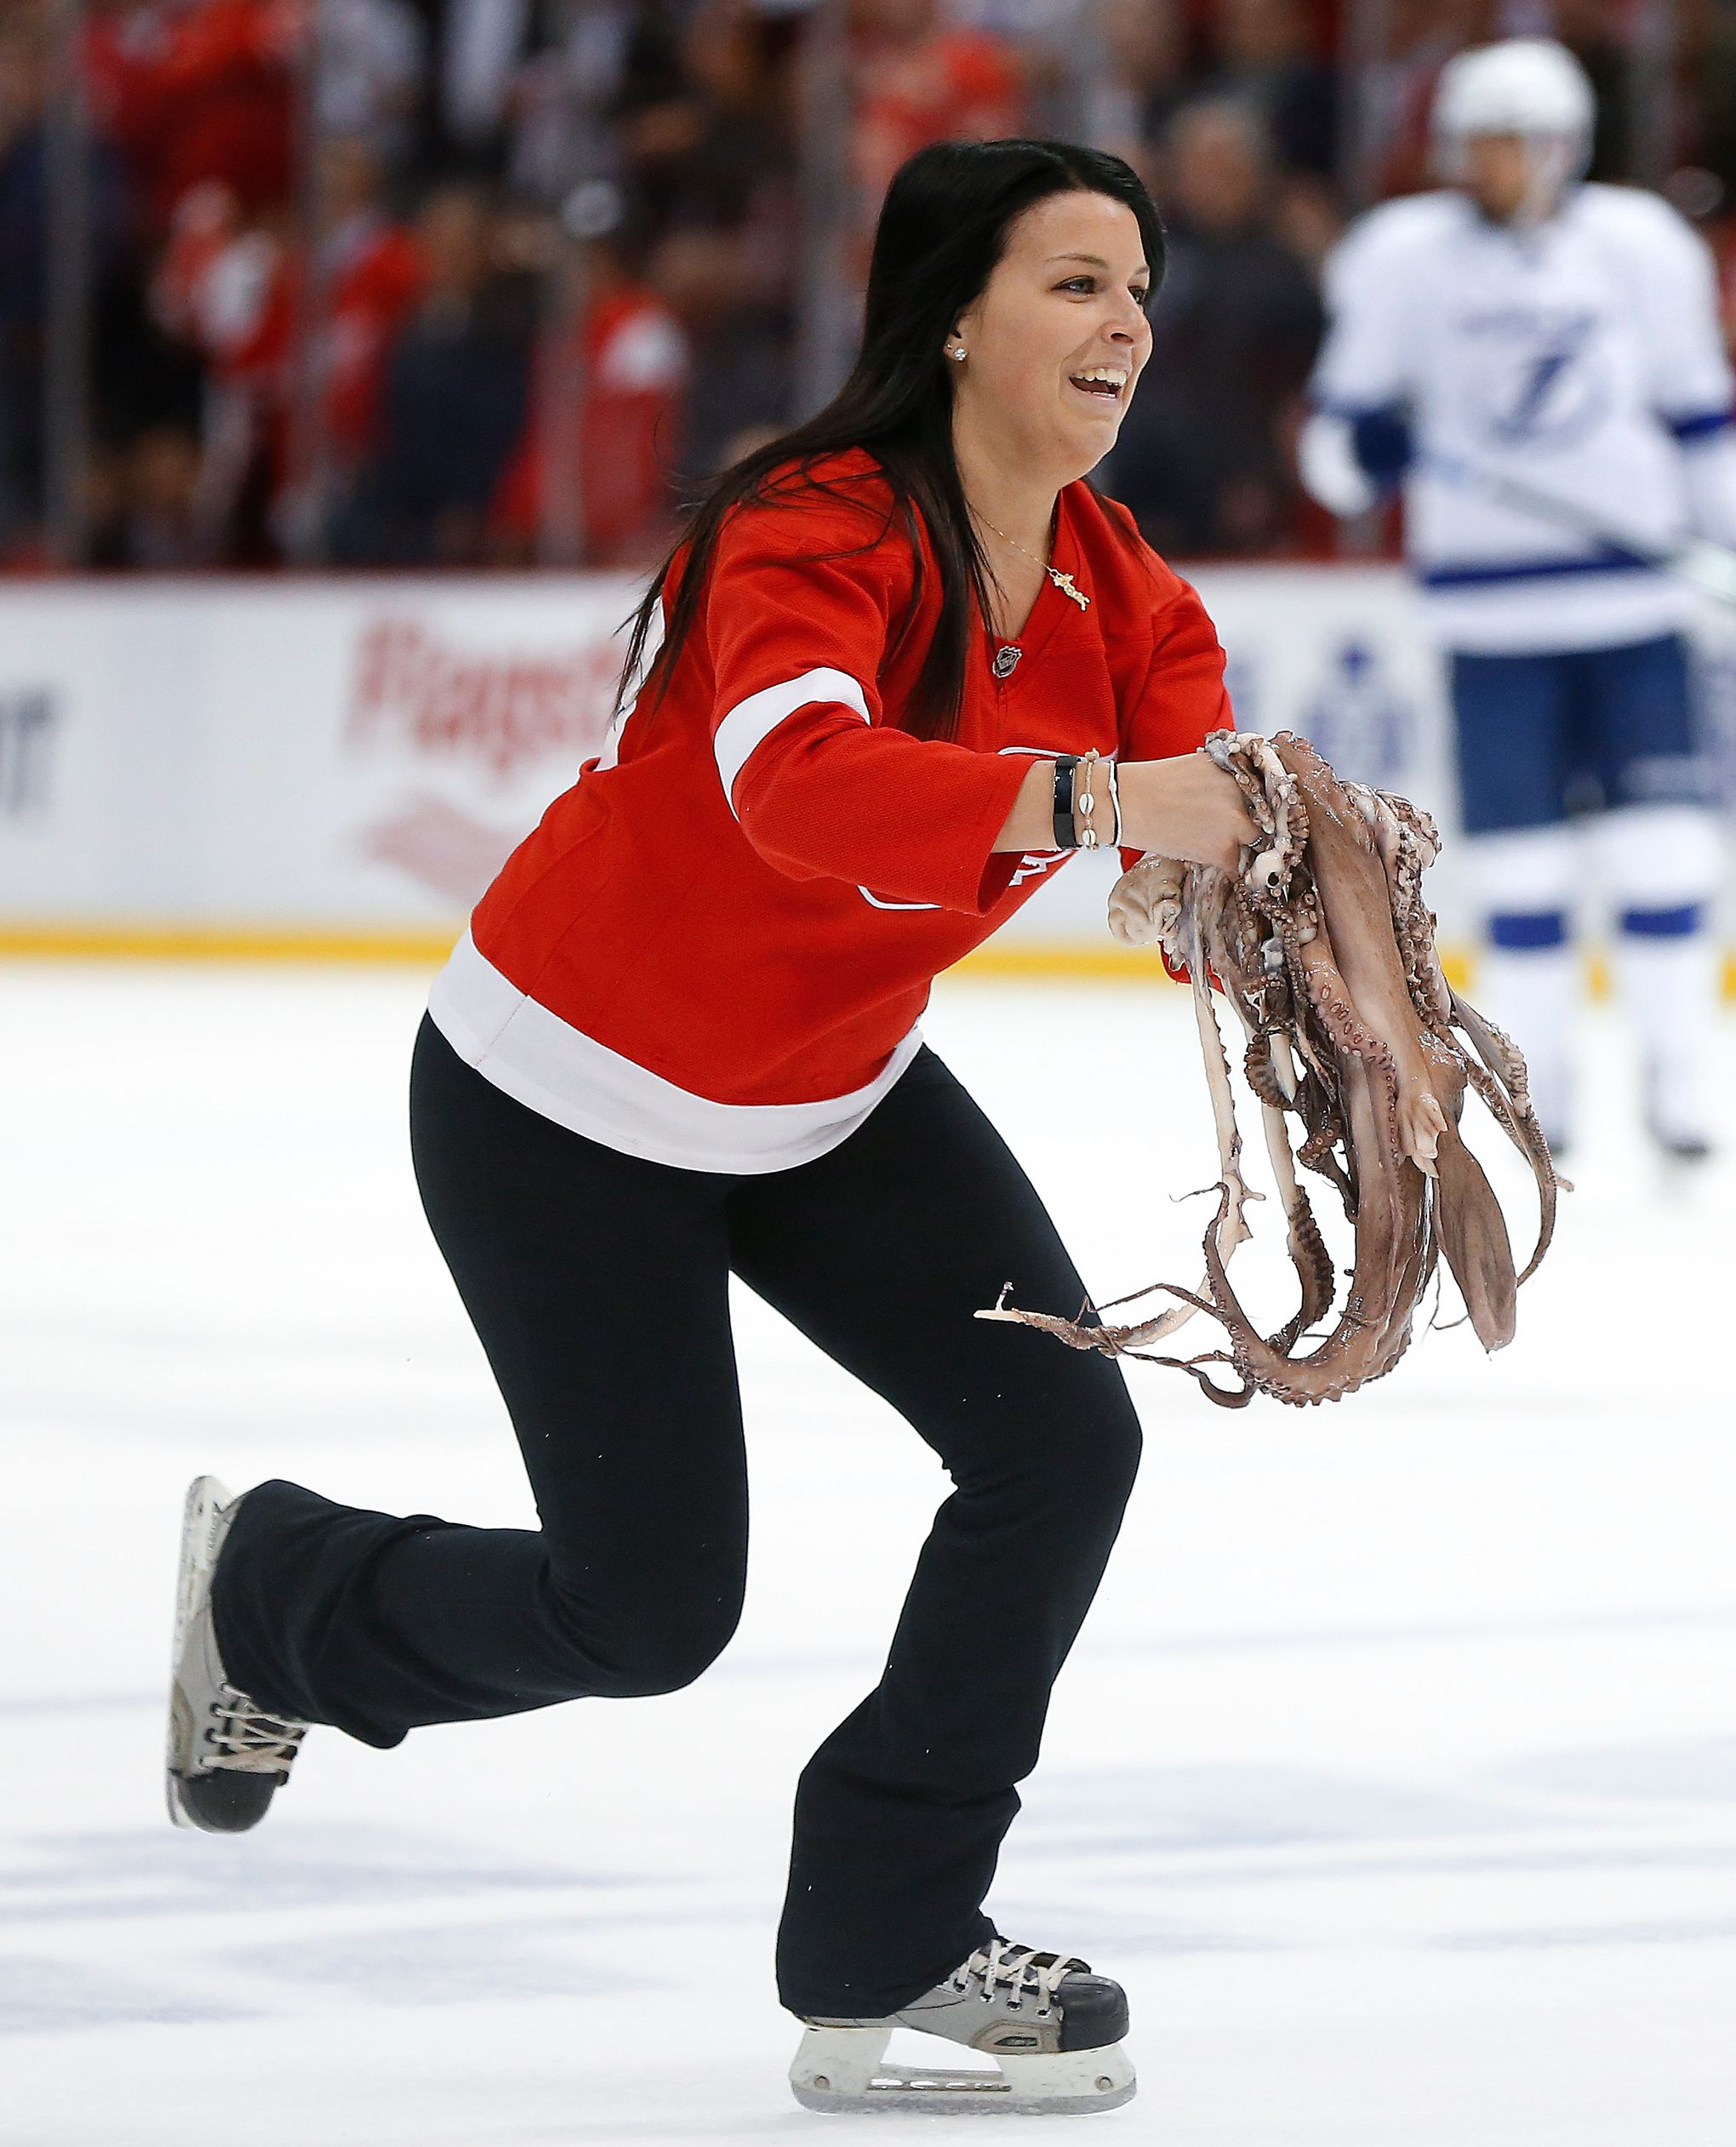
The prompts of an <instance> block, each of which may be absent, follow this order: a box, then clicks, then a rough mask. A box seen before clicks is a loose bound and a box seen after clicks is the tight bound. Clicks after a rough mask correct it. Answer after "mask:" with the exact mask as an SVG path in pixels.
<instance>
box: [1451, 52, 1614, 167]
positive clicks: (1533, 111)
mask: <svg viewBox="0 0 1736 2147" xmlns="http://www.w3.org/2000/svg"><path fill="white" fill-rule="evenodd" d="M1596 117H1597V100H1596V97H1595V96H1594V95H1593V94H1592V89H1591V83H1590V78H1589V77H1588V76H1587V75H1586V72H1585V69H1584V68H1583V67H1582V66H1580V65H1579V61H1578V60H1576V59H1575V58H1574V57H1573V54H1572V53H1571V52H1569V51H1568V49H1567V47H1566V46H1565V45H1563V44H1557V43H1556V41H1555V39H1554V38H1552V37H1507V38H1505V39H1503V41H1502V42H1501V43H1499V44H1494V45H1479V46H1477V47H1476V49H1474V50H1473V51H1470V52H1461V53H1459V54H1457V55H1456V56H1455V57H1454V58H1453V59H1451V60H1448V62H1447V65H1446V66H1444V67H1443V68H1442V70H1441V79H1440V82H1439V83H1438V85H1437V86H1436V91H1435V106H1434V111H1433V115H1432V123H1433V128H1434V135H1435V156H1436V164H1437V166H1438V168H1439V169H1440V171H1441V174H1442V177H1443V178H1445V179H1448V180H1456V179H1459V178H1462V177H1463V175H1464V170H1465V143H1466V142H1467V141H1469V140H1470V139H1471V138H1472V137H1473V136H1474V135H1477V134H1521V135H1523V136H1524V137H1526V138H1527V139H1528V140H1534V141H1537V142H1539V143H1546V144H1548V145H1550V147H1551V149H1552V150H1553V151H1554V152H1555V153H1554V156H1553V157H1551V159H1550V161H1551V162H1552V163H1556V165H1557V166H1558V168H1559V171H1560V176H1561V178H1562V180H1568V179H1577V178H1578V177H1579V175H1580V174H1582V173H1583V172H1584V171H1585V167H1586V165H1587V164H1588V163H1590V160H1591V129H1592V126H1593V124H1594V123H1595V122H1596Z"/></svg>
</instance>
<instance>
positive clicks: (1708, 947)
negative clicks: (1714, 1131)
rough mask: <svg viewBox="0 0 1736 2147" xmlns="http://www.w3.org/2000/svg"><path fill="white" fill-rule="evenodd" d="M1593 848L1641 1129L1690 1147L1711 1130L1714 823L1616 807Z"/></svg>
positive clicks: (1709, 817) (1699, 812)
mask: <svg viewBox="0 0 1736 2147" xmlns="http://www.w3.org/2000/svg"><path fill="white" fill-rule="evenodd" d="M1596 842H1597V848H1598V851H1599V854H1600V858H1601V861H1602V875H1601V877H1602V880H1603V882H1604V887H1605V889H1606V892H1607V895H1608V900H1609V902H1610V904H1611V906H1612V907H1613V910H1614V911H1615V918H1614V922H1615V924H1616V927H1617V929H1616V932H1615V962H1616V970H1617V974H1618V977H1619V981H1620V985H1621V991H1622V997H1623V999H1624V1001H1625V1004H1626V1008H1627V1012H1628V1016H1629V1019H1630V1020H1631V1022H1632V1024H1633V1027H1634V1034H1635V1038H1636V1042H1637V1043H1638V1046H1639V1054H1640V1064H1641V1068H1642V1076H1643V1079H1644V1085H1645V1111H1646V1118H1647V1124H1648V1125H1649V1126H1650V1128H1651V1130H1652V1132H1653V1134H1654V1135H1655V1136H1656V1137H1657V1138H1658V1139H1659V1140H1661V1141H1663V1142H1664V1143H1665V1145H1666V1146H1669V1147H1682V1148H1693V1147H1694V1146H1697V1145H1703V1144H1704V1143H1705V1140H1706V1139H1707V1137H1708V1135H1709V1134H1710V1131H1711V1116H1710V1111H1709V1109H1708V1105H1707V1098H1706V1095H1705V1083H1706V1080H1707V1077H1708V1064H1709V1060H1710V1055H1711V1049H1712V1031H1713V1021H1714V1019H1715V1016H1716V1009H1717V990H1718V959H1717V951H1716V947H1715V945H1714V944H1713V939H1712V933H1711V910H1712V903H1713V899H1714V897H1715V894H1716V888H1717V886H1718V882H1719V880H1720V877H1722V869H1723V846H1722V839H1721V831H1720V828H1719V825H1718V821H1717V818H1716V814H1712V813H1710V812H1709V811H1707V810H1706V808H1705V807H1703V806H1694V805H1624V806H1619V807H1618V808H1616V809H1615V810H1614V811H1613V812H1611V813H1607V814H1604V815H1603V818H1602V822H1601V824H1600V825H1598V827H1597V830H1596Z"/></svg>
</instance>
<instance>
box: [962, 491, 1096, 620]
mask: <svg viewBox="0 0 1736 2147" xmlns="http://www.w3.org/2000/svg"><path fill="white" fill-rule="evenodd" d="M971 512H972V513H973V514H974V515H975V516H976V518H977V520H978V521H979V522H981V524H982V525H983V527H984V528H985V529H994V531H995V534H996V536H997V537H998V538H999V539H1000V540H1001V542H1002V544H1003V545H1012V547H1013V549H1014V551H1016V552H1018V553H1019V554H1020V555H1021V556H1022V557H1025V558H1026V559H1028V560H1029V561H1030V562H1031V565H1032V566H1033V567H1041V568H1042V570H1043V572H1044V573H1045V574H1047V575H1048V578H1049V580H1051V581H1052V582H1054V585H1055V586H1056V588H1057V589H1059V591H1060V592H1061V594H1062V595H1063V596H1064V597H1071V598H1072V600H1073V602H1075V603H1076V604H1077V605H1078V607H1079V608H1080V610H1081V611H1089V610H1090V608H1091V599H1090V598H1089V597H1088V596H1087V595H1086V594H1085V591H1083V590H1082V589H1080V588H1077V587H1076V586H1075V585H1074V581H1073V577H1072V576H1071V574H1063V573H1062V572H1061V570H1060V568H1059V567H1052V566H1051V565H1050V564H1049V562H1048V560H1047V559H1039V558H1038V557H1037V556H1036V553H1035V552H1034V551H1026V550H1025V546H1024V545H1022V544H1020V543H1019V540H1018V538H1017V537H1009V536H1008V534H1007V532H1006V531H1005V530H1004V529H996V528H995V525H994V523H993V522H991V521H990V520H989V517H987V516H986V515H985V514H984V513H982V512H981V511H979V509H977V508H975V507H973V508H972V509H971Z"/></svg>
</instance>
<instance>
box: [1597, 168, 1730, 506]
mask: <svg viewBox="0 0 1736 2147" xmlns="http://www.w3.org/2000/svg"><path fill="white" fill-rule="evenodd" d="M1606 203H1607V209H1608V214H1609V224H1610V228H1611V231H1612V235H1613V237H1616V238H1617V240H1618V243H1621V244H1622V246H1623V248H1624V250H1625V252H1626V254H1627V256H1628V262H1629V272H1630V277H1631V279H1632V284H1633V288H1634V289H1635V291H1636V294H1637V296H1638V300H1639V304H1640V306H1641V308H1642V311H1643V313H1644V316H1645V345H1646V350H1647V355H1648V357H1649V361H1650V374H1651V377H1650V382H1649V385H1650V389H1651V395H1652V407H1653V410H1654V412H1655V413H1656V414H1657V417H1658V420H1659V423H1660V424H1662V425H1665V427H1666V428H1667V429H1668V430H1669V431H1670V432H1671V433H1672V434H1673V435H1674V436H1675V438H1676V445H1677V447H1678V448H1679V449H1680V450H1681V454H1682V492H1683V497H1684V504H1685V505H1686V507H1687V519H1688V522H1689V523H1690V524H1691V525H1692V527H1693V529H1694V530H1695V531H1696V532H1697V533H1698V534H1699V535H1701V536H1705V537H1710V538H1713V539H1715V540H1716V541H1717V542H1718V543H1720V544H1727V545H1736V430H1733V427H1732V424H1731V418H1732V406H1733V403H1736V379H1733V377H1732V374H1731V369H1730V361H1729V357H1728V354H1727V351H1726V349H1725V345H1724V334H1723V323H1722V319H1721V317H1720V313H1719V305H1718V288H1717V279H1716V274H1715V271H1714V269H1713V265H1712V257H1711V254H1710V252H1709V251H1708V249H1707V248H1706V246H1705V243H1704V242H1703V241H1702V239H1701V238H1700V237H1699V233H1698V232H1697V231H1694V230H1693V227H1692V226H1690V225H1688V224H1687V222H1686V221H1685V220H1683V219H1682V217H1681V216H1679V215H1678V214H1676V211H1675V209H1673V208H1671V207H1670V204H1669V203H1667V202H1665V201H1662V200H1660V199H1659V197H1658V196H1656V195H1655V194H1642V193H1639V192H1630V191H1628V190H1627V189H1626V188H1619V189H1618V188H1610V189H1608V190H1607V192H1606Z"/></svg>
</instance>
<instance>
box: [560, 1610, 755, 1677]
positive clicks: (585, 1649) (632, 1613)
mask: <svg viewBox="0 0 1736 2147" xmlns="http://www.w3.org/2000/svg"><path fill="white" fill-rule="evenodd" d="M556 1602H557V1607H558V1613H559V1614H558V1619H557V1624H558V1628H559V1630H560V1633H561V1636H562V1640H563V1642H564V1643H565V1645H566V1647H567V1648H568V1651H569V1653H570V1655H571V1659H572V1666H573V1670H574V1676H575V1678H576V1679H578V1680H579V1681H580V1687H581V1689H582V1691H583V1693H585V1696H587V1697H589V1698H591V1699H651V1698H653V1697H654V1696H655V1695H657V1694H658V1693H676V1692H679V1691H681V1690H682V1687H684V1686H687V1685H691V1684H693V1683H694V1681H695V1680H696V1679H698V1678H700V1677H701V1676H704V1674H705V1671H706V1670H709V1669H710V1668H711V1664H713V1663H714V1662H716V1661H717V1658H718V1656H719V1655H721V1654H722V1652H723V1650H724V1649H725V1648H726V1647H728V1645H729V1642H730V1641H731V1639H732V1638H733V1637H734V1632H735V1628H736V1626H737V1625H738V1624H739V1623H740V1618H741V1602H742V1595H741V1590H740V1589H739V1588H735V1589H732V1590H722V1591H714V1592H713V1593H712V1594H711V1595H709V1596H704V1597H693V1596H665V1597H663V1598H660V1600H658V1601H657V1602H654V1603H646V1602H639V1603H636V1604H633V1605H631V1606H627V1605H623V1606H620V1607H614V1608H611V1609H610V1610H609V1611H608V1612H607V1613H604V1614H602V1615H599V1614H598V1612H597V1606H596V1604H595V1603H594V1602H590V1601H588V1600H584V1599H575V1598H574V1596H571V1595H563V1594H560V1593H557V1596H556Z"/></svg>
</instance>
